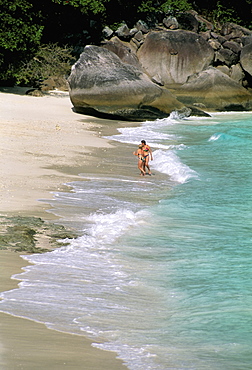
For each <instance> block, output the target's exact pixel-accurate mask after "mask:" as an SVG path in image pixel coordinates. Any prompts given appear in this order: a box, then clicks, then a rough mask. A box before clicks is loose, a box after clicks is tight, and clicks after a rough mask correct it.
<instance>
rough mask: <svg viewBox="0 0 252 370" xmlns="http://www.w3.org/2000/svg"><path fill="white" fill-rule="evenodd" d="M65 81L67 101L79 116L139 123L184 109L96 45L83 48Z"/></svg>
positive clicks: (143, 75) (144, 78)
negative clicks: (67, 83) (66, 81)
mask: <svg viewBox="0 0 252 370" xmlns="http://www.w3.org/2000/svg"><path fill="white" fill-rule="evenodd" d="M68 81H69V86H70V91H69V94H70V99H71V101H72V103H73V105H74V107H75V110H76V111H77V112H79V113H84V114H92V115H97V116H102V117H105V116H107V117H109V118H112V117H114V118H120V119H127V120H141V121H142V120H144V119H156V118H161V117H167V116H168V115H169V114H170V112H171V111H173V110H175V109H181V108H182V107H183V104H182V103H180V102H179V101H178V100H177V99H176V98H175V97H174V96H173V95H172V94H171V93H170V92H169V91H168V90H167V89H165V88H162V87H161V86H157V85H156V84H154V83H153V82H152V81H150V79H149V78H148V76H147V75H146V74H144V73H143V72H142V71H141V70H139V69H138V68H136V67H135V66H132V65H129V64H126V63H123V62H122V61H121V60H120V58H119V57H118V56H117V55H115V54H114V53H113V52H111V51H109V50H107V49H105V48H102V47H98V46H90V45H89V46H86V47H85V49H84V52H83V53H82V54H81V56H80V58H79V60H78V61H77V62H76V63H75V65H74V66H73V68H72V71H71V75H70V77H69V79H68Z"/></svg>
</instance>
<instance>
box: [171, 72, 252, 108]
mask: <svg viewBox="0 0 252 370" xmlns="http://www.w3.org/2000/svg"><path fill="white" fill-rule="evenodd" d="M176 95H177V98H178V99H179V100H180V101H181V102H183V103H184V104H185V105H194V106H198V107H201V108H202V109H206V110H208V111H209V110H210V111H215V110H217V111H231V110H235V111H244V110H252V99H251V94H250V93H249V92H248V91H247V90H246V89H245V88H244V87H242V86H241V85H239V84H238V83H237V82H235V81H234V80H232V79H231V78H230V77H228V76H227V75H226V74H225V73H222V72H221V71H219V70H218V69H216V68H214V67H209V68H208V69H206V70H204V71H202V72H200V73H198V74H195V75H193V76H192V77H191V78H189V79H188V81H187V83H185V84H183V85H182V86H181V87H180V88H179V89H177V91H176Z"/></svg>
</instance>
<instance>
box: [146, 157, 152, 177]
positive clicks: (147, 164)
mask: <svg viewBox="0 0 252 370" xmlns="http://www.w3.org/2000/svg"><path fill="white" fill-rule="evenodd" d="M145 166H146V167H147V169H148V174H149V175H151V170H150V167H149V156H147V157H145Z"/></svg>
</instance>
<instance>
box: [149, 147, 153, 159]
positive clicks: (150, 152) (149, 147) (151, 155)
mask: <svg viewBox="0 0 252 370" xmlns="http://www.w3.org/2000/svg"><path fill="white" fill-rule="evenodd" d="M149 151H150V157H151V161H153V156H152V150H151V148H150V147H149Z"/></svg>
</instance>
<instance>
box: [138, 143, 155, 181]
mask: <svg viewBox="0 0 252 370" xmlns="http://www.w3.org/2000/svg"><path fill="white" fill-rule="evenodd" d="M141 143H142V151H143V167H142V168H143V170H144V172H145V168H147V169H148V174H149V175H151V170H150V167H149V160H151V161H152V160H153V157H152V150H151V148H150V147H149V145H147V144H146V141H145V140H142V141H141Z"/></svg>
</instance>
